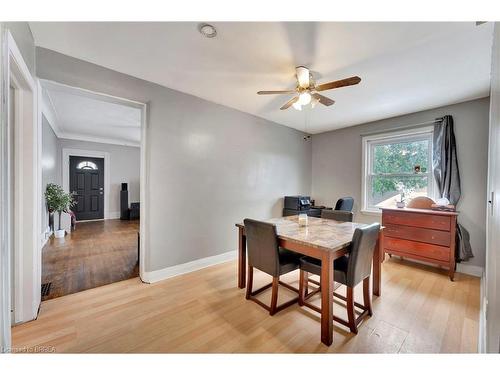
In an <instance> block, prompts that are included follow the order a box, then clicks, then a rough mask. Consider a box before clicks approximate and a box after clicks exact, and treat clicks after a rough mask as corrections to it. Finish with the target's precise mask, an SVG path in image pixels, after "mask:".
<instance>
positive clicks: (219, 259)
mask: <svg viewBox="0 0 500 375" xmlns="http://www.w3.org/2000/svg"><path fill="white" fill-rule="evenodd" d="M236 254H237V252H236V250H233V251H229V252H227V253H222V254H218V255H214V256H211V257H206V258H201V259H197V260H193V261H191V262H187V263H183V264H178V265H176V266H172V267H167V268H162V269H161V270H156V271H150V272H144V275H143V277H142V281H144V282H146V283H156V282H158V281H161V280H165V279H169V278H171V277H174V276H179V275H182V274H185V273H189V272H193V271H197V270H200V269H202V268H206V267H210V266H214V265H216V264H219V263H225V262H228V261H230V260H233V259H236Z"/></svg>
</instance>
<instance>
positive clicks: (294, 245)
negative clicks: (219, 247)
mask: <svg viewBox="0 0 500 375" xmlns="http://www.w3.org/2000/svg"><path fill="white" fill-rule="evenodd" d="M265 221H266V222H268V223H273V224H275V225H276V230H277V232H278V240H279V246H280V247H283V248H286V249H289V250H292V251H295V252H296V253H300V254H304V255H308V256H310V257H314V258H316V259H321V263H322V265H323V266H322V267H321V342H323V343H324V344H325V345H331V344H332V343H333V261H334V260H335V259H337V258H339V257H341V256H343V255H345V254H347V253H348V246H349V245H350V244H351V241H352V236H353V234H354V230H355V229H356V228H361V227H363V226H366V225H367V224H361V223H350V222H339V221H335V220H329V219H321V218H315V217H309V218H308V226H307V227H300V226H299V223H298V216H287V217H281V218H276V219H270V220H265ZM236 227H238V287H239V288H244V287H245V285H246V280H245V279H246V266H247V264H246V263H247V262H246V236H245V226H244V225H243V224H241V223H239V224H236ZM380 233H381V234H380V236H382V231H381V232H380ZM379 243H380V238H379V241H377V245H376V247H375V251H374V252H373V294H374V295H376V296H380V293H381V290H380V287H381V272H382V267H381V262H382V254H381V251H380V249H381V248H380V247H379ZM325 265H329V267H325Z"/></svg>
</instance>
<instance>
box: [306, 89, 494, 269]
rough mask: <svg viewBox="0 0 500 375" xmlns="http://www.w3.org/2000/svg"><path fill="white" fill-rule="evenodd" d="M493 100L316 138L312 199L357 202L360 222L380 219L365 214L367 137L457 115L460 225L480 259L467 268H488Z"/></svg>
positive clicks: (357, 213)
mask: <svg viewBox="0 0 500 375" xmlns="http://www.w3.org/2000/svg"><path fill="white" fill-rule="evenodd" d="M488 111H489V99H488V98H483V99H478V100H473V101H469V102H464V103H459V104H455V105H450V106H446V107H441V108H436V109H432V110H428V111H422V112H417V113H412V114H408V115H404V116H399V117H393V118H390V119H385V120H381V121H375V122H371V123H367V124H363V125H358V126H353V127H349V128H344V129H339V130H335V131H331V132H327V133H322V134H317V135H313V137H312V196H313V197H314V198H315V199H316V202H317V204H324V205H327V206H332V205H334V204H335V202H336V200H337V199H338V198H340V197H342V196H352V197H354V199H355V206H354V211H355V217H354V219H355V220H356V221H360V222H373V221H380V220H381V218H380V215H376V216H371V215H364V214H362V213H361V212H360V208H361V207H360V205H361V185H362V170H361V165H362V160H361V159H362V145H361V135H362V134H366V133H370V132H377V131H383V130H394V129H397V128H398V127H401V126H405V125H412V124H419V123H422V122H426V121H431V120H433V119H435V118H437V117H441V116H444V115H452V116H453V120H454V123H455V136H456V140H457V150H458V164H459V168H460V176H461V182H462V197H461V199H460V202H459V204H458V207H457V208H458V210H459V211H460V216H459V222H460V223H462V224H463V225H464V226H465V227H466V228H467V229H468V230H469V232H470V235H471V245H472V249H473V252H474V258H472V259H471V260H470V261H469V262H465V263H464V264H471V265H475V266H480V267H484V265H485V246H486V245H485V238H486V233H485V225H486V222H485V217H486V176H487V159H488V146H487V145H488V116H489V112H488Z"/></svg>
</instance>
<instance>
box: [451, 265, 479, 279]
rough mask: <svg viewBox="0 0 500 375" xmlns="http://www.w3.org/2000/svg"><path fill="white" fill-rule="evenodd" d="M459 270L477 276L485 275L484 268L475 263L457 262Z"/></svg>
mask: <svg viewBox="0 0 500 375" xmlns="http://www.w3.org/2000/svg"><path fill="white" fill-rule="evenodd" d="M457 272H460V273H465V274H467V275H471V276H476V277H483V274H484V268H483V267H480V266H475V265H473V264H467V263H457Z"/></svg>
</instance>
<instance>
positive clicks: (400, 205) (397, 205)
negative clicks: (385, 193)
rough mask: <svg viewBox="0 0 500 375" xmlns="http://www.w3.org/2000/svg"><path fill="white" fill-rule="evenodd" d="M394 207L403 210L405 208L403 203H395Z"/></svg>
mask: <svg viewBox="0 0 500 375" xmlns="http://www.w3.org/2000/svg"><path fill="white" fill-rule="evenodd" d="M396 207H397V208H404V207H405V202H396Z"/></svg>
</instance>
